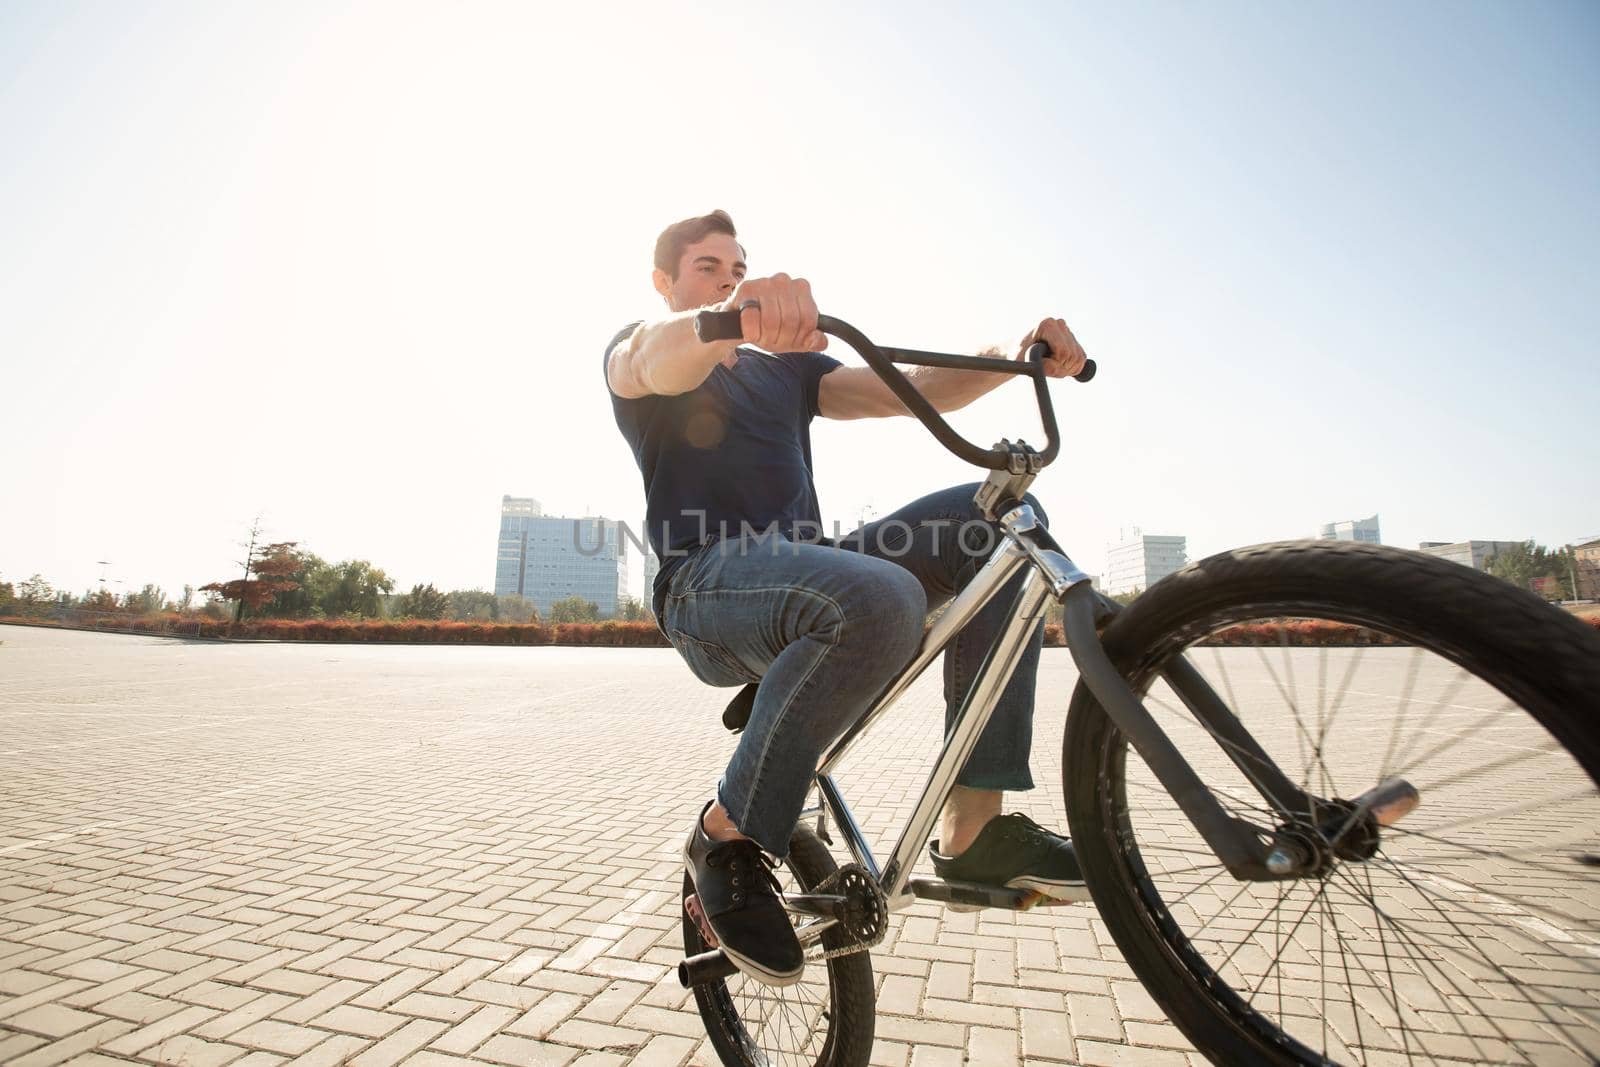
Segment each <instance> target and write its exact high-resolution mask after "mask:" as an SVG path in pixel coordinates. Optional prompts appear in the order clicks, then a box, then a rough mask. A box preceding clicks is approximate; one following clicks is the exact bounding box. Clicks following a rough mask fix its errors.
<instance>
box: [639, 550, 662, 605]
mask: <svg viewBox="0 0 1600 1067" xmlns="http://www.w3.org/2000/svg"><path fill="white" fill-rule="evenodd" d="M660 572H661V561H660V560H659V559H657V558H656V550H655V549H653V548H650V547H646V548H645V550H644V591H643V592H642V593H640V594H639V599H640V600H642V601H643V602H644V606H645V607H649V606H650V600H651V596H652V595H653V594H654V592H655V588H656V575H657V574H659V573H660Z"/></svg>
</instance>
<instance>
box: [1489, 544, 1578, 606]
mask: <svg viewBox="0 0 1600 1067" xmlns="http://www.w3.org/2000/svg"><path fill="white" fill-rule="evenodd" d="M1571 551H1572V550H1571V548H1570V546H1569V547H1567V548H1558V549H1553V550H1552V549H1548V548H1546V547H1545V546H1543V545H1540V544H1536V543H1534V542H1533V541H1531V540H1530V541H1523V542H1522V543H1521V544H1516V545H1512V546H1511V547H1510V548H1507V549H1505V550H1504V551H1501V552H1498V553H1496V554H1495V555H1494V556H1493V557H1492V558H1490V560H1489V563H1488V565H1487V566H1486V567H1485V568H1484V569H1485V570H1487V571H1488V572H1489V573H1490V574H1492V575H1494V576H1495V577H1496V578H1504V579H1505V580H1506V581H1508V582H1510V583H1511V584H1512V585H1515V586H1517V587H1518V588H1521V589H1534V588H1535V583H1536V582H1537V584H1538V591H1539V592H1540V593H1541V595H1544V596H1548V597H1550V598H1552V599H1565V598H1567V597H1570V596H1572V592H1573V591H1572V590H1571V589H1569V588H1568V586H1569V585H1570V584H1571V577H1570V576H1571V574H1572V573H1573V567H1572V564H1571V560H1570V559H1569V556H1568V554H1569V553H1570V552H1571ZM1540 579H1549V580H1547V581H1541V580H1540Z"/></svg>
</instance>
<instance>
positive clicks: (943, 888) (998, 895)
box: [907, 878, 1038, 911]
mask: <svg viewBox="0 0 1600 1067" xmlns="http://www.w3.org/2000/svg"><path fill="white" fill-rule="evenodd" d="M907 888H909V889H910V890H911V895H912V896H915V897H920V898H922V899H923V900H938V901H942V902H944V903H945V904H946V905H948V906H949V907H950V910H951V911H977V910H978V909H980V908H1005V909H1006V910H1008V911H1023V910H1026V909H1027V908H1030V907H1032V904H1030V903H1028V898H1029V897H1033V896H1036V895H1038V894H1035V893H1034V892H1033V890H1031V889H1011V888H1009V887H1007V886H1002V885H978V884H977V883H976V882H946V881H942V880H940V879H937V878H913V879H911V882H910V884H909V886H908V887H907Z"/></svg>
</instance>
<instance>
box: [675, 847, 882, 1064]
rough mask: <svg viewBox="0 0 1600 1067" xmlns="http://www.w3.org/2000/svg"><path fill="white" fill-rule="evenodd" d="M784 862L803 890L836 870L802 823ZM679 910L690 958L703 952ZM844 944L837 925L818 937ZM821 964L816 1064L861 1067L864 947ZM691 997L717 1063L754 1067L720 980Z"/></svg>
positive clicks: (872, 997)
mask: <svg viewBox="0 0 1600 1067" xmlns="http://www.w3.org/2000/svg"><path fill="white" fill-rule="evenodd" d="M787 863H788V865H789V867H790V869H791V870H793V871H794V876H795V880H796V881H797V882H799V883H800V887H801V888H802V889H803V890H807V891H809V890H811V889H814V888H815V887H816V886H817V885H818V884H819V883H821V882H822V881H823V880H824V879H826V878H827V877H828V876H829V875H831V874H833V872H834V871H836V870H838V864H837V863H835V862H834V859H833V856H832V855H831V854H830V853H829V852H828V848H827V846H826V845H824V844H823V843H822V840H821V838H819V837H818V836H817V835H816V833H815V831H813V830H812V829H811V828H810V827H807V826H804V825H801V826H797V827H795V831H794V835H793V836H792V837H790V838H789V858H788V860H787ZM692 892H694V886H693V883H692V882H691V881H690V880H689V876H688V874H685V875H684V879H683V897H684V899H687V898H688V896H689V894H690V893H692ZM682 910H683V946H684V953H685V955H689V956H694V955H697V954H699V953H701V952H703V951H705V949H706V945H705V943H704V942H703V941H702V940H701V938H700V930H699V928H698V927H697V926H696V925H695V923H694V921H693V920H692V919H690V918H689V915H688V911H687V909H682ZM846 943H847V938H846V935H845V934H844V932H843V931H842V930H840V929H839V928H838V927H834V928H832V929H830V930H828V931H826V932H824V933H823V935H822V944H823V947H824V948H827V949H834V948H841V947H843V946H844V945H845V944H846ZM809 966H817V964H814V963H813V964H810V965H809ZM826 966H827V968H828V1001H829V1004H830V1006H831V1007H832V1009H833V1013H834V1018H833V1019H832V1021H831V1023H830V1025H829V1027H828V1037H827V1040H826V1041H825V1042H824V1044H823V1047H822V1051H821V1054H820V1055H819V1056H818V1057H817V1064H816V1067H866V1064H867V1061H868V1059H869V1058H870V1057H871V1054H872V1041H873V1035H874V1031H875V1026H876V1013H877V994H876V992H875V991H874V989H873V979H872V961H871V959H870V957H869V956H868V954H867V953H866V952H865V951H863V952H853V953H850V954H848V955H844V956H835V957H834V958H833V959H831V960H828V961H827V963H826ZM694 999H695V1005H696V1007H697V1008H698V1009H699V1011H700V1020H701V1022H703V1023H704V1024H705V1027H706V1034H707V1036H708V1037H710V1039H711V1045H712V1047H713V1048H715V1049H716V1051H717V1056H718V1057H719V1058H720V1059H721V1060H722V1062H723V1063H724V1064H727V1065H729V1067H754V1061H753V1060H751V1059H750V1058H749V1057H748V1056H746V1055H745V1053H744V1050H743V1049H742V1048H741V1044H740V1041H739V1034H740V1032H741V1031H743V1029H744V1028H743V1024H742V1022H741V1021H740V1019H739V1013H738V1009H737V1007H736V1006H735V1005H734V1004H733V998H732V997H731V996H730V995H729V994H728V990H727V985H726V983H724V982H711V983H707V984H705V985H699V986H696V987H695V989H694Z"/></svg>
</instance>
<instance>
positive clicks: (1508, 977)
mask: <svg viewBox="0 0 1600 1067" xmlns="http://www.w3.org/2000/svg"><path fill="white" fill-rule="evenodd" d="M1388 862H1389V866H1390V867H1391V868H1392V869H1393V870H1394V872H1395V873H1396V874H1398V875H1399V876H1400V877H1401V878H1404V879H1405V881H1406V883H1407V884H1408V885H1410V886H1411V887H1412V889H1414V890H1417V891H1418V892H1420V891H1421V889H1420V887H1419V886H1417V884H1416V883H1415V882H1414V881H1413V880H1412V879H1411V878H1409V877H1407V875H1406V873H1405V872H1404V871H1403V870H1401V869H1400V868H1399V867H1398V866H1397V865H1396V864H1395V863H1394V862H1393V861H1392V860H1390V861H1388ZM1424 899H1426V900H1427V901H1428V903H1429V905H1430V906H1432V908H1433V910H1434V911H1435V912H1436V913H1437V914H1438V915H1439V917H1440V918H1441V919H1443V920H1444V921H1445V922H1446V923H1448V924H1449V925H1450V928H1451V929H1452V930H1454V931H1455V932H1456V936H1457V937H1460V938H1463V939H1464V940H1466V941H1467V943H1468V944H1472V943H1473V942H1472V936H1471V935H1470V934H1468V933H1467V932H1466V931H1464V930H1462V929H1461V927H1460V925H1459V924H1458V923H1456V921H1455V920H1454V919H1452V918H1451V917H1450V916H1449V915H1447V914H1445V912H1444V909H1442V908H1440V907H1439V905H1438V903H1437V902H1436V901H1434V899H1433V898H1432V897H1431V896H1426V895H1425V897H1424ZM1457 903H1462V904H1463V906H1465V904H1464V902H1461V901H1458V902H1457ZM1467 910H1468V911H1469V912H1472V911H1473V909H1472V908H1470V907H1467ZM1473 914H1475V915H1476V914H1479V913H1477V912H1473ZM1480 955H1481V956H1482V958H1483V960H1484V962H1485V963H1487V964H1488V965H1489V966H1490V967H1491V968H1493V970H1494V972H1495V973H1496V974H1498V975H1500V977H1501V978H1502V979H1503V980H1504V981H1506V982H1508V983H1510V985H1511V987H1512V988H1513V989H1515V990H1516V991H1517V993H1518V994H1520V995H1521V997H1522V999H1523V1000H1524V1001H1526V1002H1527V1004H1528V1006H1529V1007H1531V1008H1535V1009H1537V1010H1538V1012H1539V1014H1540V1015H1542V1016H1544V1019H1545V1021H1546V1022H1548V1023H1549V1024H1550V1025H1551V1026H1553V1027H1555V1028H1556V1030H1557V1031H1558V1032H1560V1031H1561V1030H1562V1024H1561V1023H1559V1022H1557V1021H1556V1020H1555V1019H1554V1018H1552V1017H1551V1015H1550V1013H1549V1012H1548V1011H1546V1010H1545V1008H1544V1005H1542V1004H1539V1003H1537V1002H1535V1001H1534V999H1533V998H1532V997H1531V996H1529V995H1528V992H1527V990H1526V989H1525V988H1524V987H1523V983H1522V982H1521V981H1519V980H1518V979H1517V978H1516V977H1515V976H1514V975H1512V974H1510V973H1509V972H1508V971H1506V969H1505V968H1504V967H1502V966H1501V965H1500V964H1499V963H1498V962H1497V961H1496V960H1494V959H1493V958H1491V957H1490V956H1489V955H1488V954H1487V953H1480ZM1569 1047H1571V1046H1569ZM1573 1051H1574V1052H1577V1051H1580V1050H1579V1049H1577V1048H1573Z"/></svg>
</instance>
